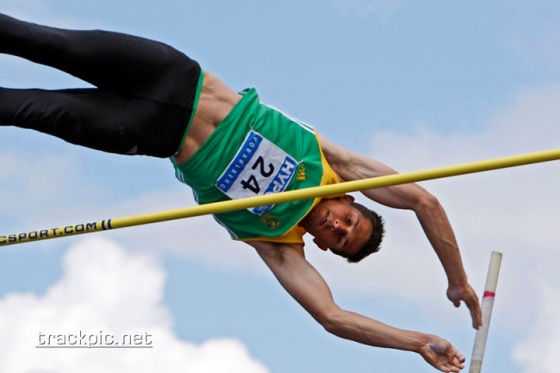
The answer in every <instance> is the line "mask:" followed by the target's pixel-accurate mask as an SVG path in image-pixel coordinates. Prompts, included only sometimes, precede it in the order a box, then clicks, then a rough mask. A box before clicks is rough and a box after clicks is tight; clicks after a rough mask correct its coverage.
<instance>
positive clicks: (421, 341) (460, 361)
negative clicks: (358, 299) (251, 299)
mask: <svg viewBox="0 0 560 373" xmlns="http://www.w3.org/2000/svg"><path fill="white" fill-rule="evenodd" d="M249 244H250V245H251V246H253V247H254V248H255V249H256V250H257V252H258V254H259V255H260V257H261V258H262V259H263V260H264V262H265V263H266V264H267V266H268V267H269V268H270V269H271V270H272V272H273V273H274V275H275V276H276V278H277V279H278V281H279V282H280V284H281V285H282V286H283V287H284V289H286V291H287V292H288V293H289V294H290V295H291V296H292V297H293V298H294V299H295V300H296V301H297V302H298V303H299V304H300V305H301V306H302V307H303V308H305V309H306V310H307V312H309V314H310V315H311V316H312V317H313V318H314V319H315V320H317V322H319V323H320V324H321V325H322V326H323V327H324V328H325V329H326V330H327V331H328V332H330V333H332V334H334V335H336V336H338V337H341V338H345V339H349V340H353V341H356V342H359V343H363V344H366V345H370V346H376V347H386V348H393V349H399V350H405V351H413V352H417V353H419V354H420V355H421V356H422V357H423V358H424V359H425V360H426V361H427V362H428V363H429V364H431V365H432V366H433V367H435V368H437V369H439V370H440V371H442V372H459V371H460V370H461V369H462V368H463V366H464V361H465V358H464V356H463V355H462V354H461V353H460V352H459V351H457V350H456V349H455V347H453V346H452V345H451V344H450V343H449V342H447V341H446V340H444V339H442V338H440V337H437V336H435V335H429V334H424V333H420V332H415V331H407V330H401V329H397V328H394V327H391V326H389V325H386V324H383V323H381V322H379V321H376V320H373V319H370V318H368V317H365V316H362V315H359V314H357V313H353V312H349V311H345V310H342V309H340V308H339V307H338V306H337V305H336V304H335V302H334V300H333V298H332V295H331V291H330V289H329V287H328V285H327V283H326V282H325V280H324V279H323V277H322V276H321V275H320V274H319V272H317V270H315V268H313V267H312V266H311V264H309V262H308V261H307V260H306V259H305V257H304V254H303V246H302V245H285V244H274V243H267V242H249Z"/></svg>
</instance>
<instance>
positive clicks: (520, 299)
mask: <svg viewBox="0 0 560 373" xmlns="http://www.w3.org/2000/svg"><path fill="white" fill-rule="evenodd" d="M0 11H2V12H4V13H7V14H9V15H12V16H15V17H19V18H22V19H26V20H30V21H34V22H38V23H44V24H48V25H52V26H58V27H67V28H86V29H88V28H102V29H110V30H115V31H121V32H127V33H132V34H137V35H141V36H145V37H149V38H155V39H159V40H161V41H164V42H166V43H168V44H171V45H173V46H175V47H176V48H178V49H180V50H182V51H184V52H185V53H187V54H188V55H190V56H191V57H193V58H194V59H196V60H198V61H199V62H200V63H201V64H202V65H203V67H204V68H205V69H206V70H208V71H211V72H213V73H215V74H217V75H218V76H220V77H221V78H222V79H223V80H224V81H225V82H226V83H227V84H228V85H230V86H231V87H232V88H234V89H237V90H241V89H243V88H245V87H248V86H255V87H257V89H258V90H259V92H260V95H261V98H262V100H263V101H264V102H266V103H270V104H273V105H274V106H276V107H278V108H280V109H282V110H284V111H286V112H288V113H290V114H292V115H294V116H296V117H298V118H300V119H302V120H304V121H306V122H308V123H310V124H312V125H314V126H316V127H317V128H318V130H319V131H320V132H322V133H323V134H324V135H326V137H328V138H330V139H331V140H333V141H335V142H336V143H338V144H340V145H342V146H345V147H348V148H350V149H352V150H354V151H357V152H359V153H362V154H365V155H368V156H371V157H373V158H376V159H379V160H381V161H383V162H385V163H387V164H389V165H391V166H392V167H394V168H396V169H398V170H400V171H413V170H420V169H426V168H431V167H435V166H444V165H449V164H455V163H461V162H469V161H475V160H480V159H486V158H495V157H499V156H507V155H513V154H520V153H526V152H532V151H539V150H547V149H554V148H558V139H559V138H560V126H559V118H560V109H559V108H560V105H558V102H559V100H560V68H559V66H560V52H559V50H560V48H559V47H560V4H558V3H557V2H553V1H545V0H535V1H532V2H531V3H528V2H525V1H520V0H509V1H503V0H493V1H487V2H472V1H470V2H467V1H451V2H450V1H434V2H429V3H426V2H419V1H411V0H346V1H344V0H325V1H312V2H298V1H292V0H290V1H284V2H281V3H278V2H268V1H256V0H252V1H236V2H231V1H225V0H222V1H192V0H185V1H169V0H159V1H147V0H136V1H120V0H119V1H115V0H112V1H108V0H99V1H95V2H94V1H80V2H76V1H70V0H32V1H21V0H0ZM0 85H1V86H3V87H18V88H26V87H43V88H66V87H80V86H84V83H82V82H80V81H78V80H76V79H74V78H72V77H69V76H67V75H65V74H63V73H59V72H56V71H54V70H52V69H49V68H44V67H39V66H36V65H33V64H31V63H29V62H26V61H23V60H20V59H16V58H12V57H6V56H0ZM0 104H1V102H0ZM0 133H1V137H0V139H1V144H0V183H1V185H2V189H1V193H0V233H1V234H5V233H15V232H22V231H28V230H32V229H39V228H45V227H54V226H62V225H66V224H75V223H80V222H85V221H92V220H97V219H104V218H110V217H119V216H126V215H133V214H139V213H146V212H153V211H159V210H166V209H172V208H177V207H183V206H188V205H192V204H194V202H193V200H192V198H191V194H190V191H189V190H188V189H187V188H185V187H184V186H183V185H182V184H180V183H178V182H177V181H176V180H175V178H174V175H173V169H172V167H171V164H170V163H169V162H167V161H165V160H163V161H162V160H156V159H149V158H146V157H119V156H114V155H107V154H103V153H96V152H93V151H90V150H87V149H81V148H78V147H73V146H71V145H68V144H65V143H63V142H62V141H59V140H57V139H53V138H49V137H46V136H44V135H40V134H35V133H32V132H29V131H24V130H19V129H14V128H10V127H3V128H1V132H0ZM559 167H560V166H559V164H558V162H552V163H547V164H541V165H534V166H527V167H522V168H516V169H511V170H504V171H497V172H492V173H485V174H479V175H470V176H463V177H457V178H453V179H445V180H438V181H432V182H426V183H424V184H423V186H425V187H426V188H427V189H428V190H430V191H431V192H433V193H434V194H435V195H436V196H437V197H438V198H439V199H440V201H441V202H442V203H443V205H444V206H445V208H446V210H447V213H448V215H449V217H450V220H451V222H452V224H453V226H454V229H455V232H456V234H457V237H458V240H459V244H460V247H461V250H462V253H463V258H464V262H465V267H466V269H467V273H468V275H469V277H470V280H471V283H472V284H473V286H474V287H475V288H476V289H477V290H478V291H479V293H481V292H482V290H483V286H484V281H485V276H486V270H487V266H488V261H489V258H490V252H491V251H492V250H498V251H502V252H503V253H504V259H503V265H502V274H501V277H500V282H499V284H498V295H497V298H496V304H495V307H494V315H493V320H492V326H491V330H490V338H489V340H488V345H487V348H486V356H485V361H484V370H485V371H489V372H493V371H494V372H495V371H508V372H514V373H515V372H519V373H532V372H541V373H542V372H544V373H548V372H554V371H555V370H556V364H555V360H556V354H557V351H558V348H559V346H560V317H559V316H558V312H557V310H558V308H559V307H560V293H559V292H558V290H557V289H558V287H559V285H560V278H559V277H558V274H557V272H556V267H557V266H558V263H560V250H558V249H559V248H560V247H559V246H560V241H559V240H558V236H557V226H558V211H559V208H560V198H558V193H557V191H558V190H560V177H559V176H558V175H559V172H558V171H560V168H559ZM372 207H373V208H375V209H377V210H379V212H380V213H381V214H382V215H384V217H385V219H386V221H387V229H388V236H387V240H386V243H385V244H384V247H383V250H382V251H381V252H380V253H379V254H376V255H375V256H376V257H375V258H372V259H370V260H368V261H367V262H364V263H361V264H360V265H358V266H349V265H347V264H346V263H344V262H343V261H341V260H340V259H338V258H335V257H332V255H328V254H323V253H322V252H320V251H319V250H317V249H316V248H314V246H313V244H312V243H311V242H310V241H309V242H308V244H307V249H306V255H307V257H308V259H309V260H310V261H311V262H312V264H313V265H314V266H315V267H316V268H317V269H318V270H319V271H320V272H321V273H322V274H323V276H324V277H325V279H326V280H327V282H328V283H329V285H330V286H331V288H332V290H333V293H334V296H335V299H336V301H337V303H338V304H339V305H340V306H341V307H343V308H347V309H350V310H352V311H356V312H359V313H363V314H365V315H367V316H369V317H372V318H375V319H378V320H381V321H383V322H386V323H389V324H392V325H395V326H397V327H401V328H405V329H413V330H420V331H424V332H428V333H434V334H438V335H441V336H443V337H445V338H447V339H449V340H450V341H451V342H452V343H454V344H455V345H456V346H457V347H458V348H459V349H460V350H461V351H462V352H463V353H465V354H466V355H467V356H468V358H470V354H471V351H472V345H473V341H474V331H473V330H472V329H471V327H470V319H469V316H468V313H467V311H466V309H465V308H463V307H461V308H460V309H458V310H456V309H454V307H453V306H452V305H451V303H450V302H448V301H447V299H446V297H445V289H446V281H445V276H444V274H443V271H442V270H441V266H440V265H439V264H438V262H437V259H436V257H435V255H434V254H433V251H432V249H431V248H430V246H429V245H428V243H427V241H426V239H425V237H424V236H423V234H422V232H421V228H420V227H419V224H418V223H417V221H416V220H415V219H414V216H413V215H412V214H411V213H409V212H402V211H392V210H389V209H386V208H383V207H380V206H374V205H372ZM0 330H2V333H0V368H1V370H2V371H5V372H38V371H41V372H73V371H76V370H78V369H79V370H80V371H83V372H89V371H92V372H93V371H95V372H98V371H119V372H144V371H146V372H148V371H150V372H151V371H169V372H175V371H187V372H195V373H200V372H202V373H205V372H244V373H246V372H280V373H284V372H291V373H292V372H293V373H298V372H339V371H348V372H371V371H375V372H389V373H390V372H402V371H412V372H433V371H435V370H433V369H432V368H430V367H429V366H428V365H426V364H425V363H424V362H423V361H422V359H421V358H420V357H419V356H417V355H415V354H412V353H405V352H400V351H390V350H382V349H375V348H371V347H367V346H361V345H358V344H355V343H353V342H348V341H343V340H339V339H337V338H335V337H333V336H331V335H329V334H327V333H326V332H324V331H323V330H322V329H321V327H320V326H319V325H318V324H316V323H315V322H314V321H313V320H312V318H311V317H309V316H308V315H307V314H306V313H305V312H304V311H303V310H302V309H301V308H300V307H299V306H298V305H297V304H296V303H295V302H294V301H293V300H291V299H290V298H289V296H288V295H287V294H285V292H284V291H283V290H282V289H281V288H280V286H279V285H278V284H277V283H276V281H275V280H274V279H273V278H272V275H271V274H270V273H269V272H268V270H267V269H266V268H265V266H264V265H263V264H262V263H260V261H259V259H258V258H257V256H256V255H255V254H254V253H253V252H252V249H250V248H249V247H248V246H247V247H245V246H244V245H242V244H240V243H234V242H231V241H230V240H229V239H228V236H227V233H226V232H225V231H223V230H221V228H220V227H219V226H217V225H216V224H215V223H214V222H213V221H212V219H211V218H209V217H201V218H194V219H188V220H184V221H175V222H169V223H163V224H157V225H150V226H143V227H136V228H130V229H125V230H120V231H113V232H107V233H96V234H92V235H89V236H81V237H73V238H63V239H56V240H50V241H44V242H37V243H30V244H24V245H17V246H12V247H4V248H2V249H1V250H0ZM78 331H84V332H87V333H98V332H99V331H103V332H105V333H113V334H117V335H118V334H122V333H127V332H131V333H132V332H134V333H141V332H150V333H151V334H152V335H153V337H154V348H153V349H150V350H116V351H115V350H41V349H36V348H35V346H36V345H37V336H38V334H39V333H53V334H61V333H77V332H78ZM84 367H85V368H84Z"/></svg>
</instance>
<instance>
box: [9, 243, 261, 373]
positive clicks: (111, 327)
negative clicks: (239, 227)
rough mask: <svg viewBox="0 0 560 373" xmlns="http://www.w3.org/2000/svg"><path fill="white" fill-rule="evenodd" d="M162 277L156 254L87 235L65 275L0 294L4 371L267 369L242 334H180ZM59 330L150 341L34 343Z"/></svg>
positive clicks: (56, 339) (69, 255) (54, 340)
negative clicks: (40, 290)
mask: <svg viewBox="0 0 560 373" xmlns="http://www.w3.org/2000/svg"><path fill="white" fill-rule="evenodd" d="M164 283H165V273H164V271H163V270H162V268H161V267H160V265H159V264H158V263H157V261H155V260H154V258H153V257H151V256H149V255H146V254H140V255H138V254H137V255H133V254H130V253H127V252H126V251H124V250H123V249H122V248H121V247H119V246H118V245H116V244H115V243H112V242H111V241H107V240H101V239H88V240H84V241H83V242H81V243H79V244H77V245H75V246H74V247H72V248H71V249H70V250H69V251H68V253H67V254H66V256H65V259H64V264H63V275H62V277H61V278H60V280H59V281H58V282H57V283H55V284H54V285H52V286H51V287H50V288H49V289H48V290H47V291H46V292H45V294H43V295H35V294H22V293H12V294H8V295H6V296H5V297H4V298H3V299H0V329H1V330H2V335H1V336H0V366H1V367H2V371H3V372H7V373H11V372H18V373H19V372H56V373H63V372H76V371H80V372H86V373H87V372H100V371H118V372H154V371H161V372H173V371H184V372H196V373H199V372H200V373H205V372H244V373H245V372H254V373H260V372H266V371H267V369H266V367H265V366H263V365H262V364H261V363H260V362H258V361H256V360H254V359H253V358H252V357H251V356H250V354H249V352H248V351H247V349H246V348H245V346H244V345H243V344H242V343H241V342H239V341H237V340H234V339H229V338H223V339H215V340H209V341H207V342H205V343H203V344H202V345H200V346H197V345H194V344H192V343H189V342H186V341H183V340H180V339H178V338H177V337H176V336H175V335H174V333H173V330H172V326H173V319H172V317H171V316H170V314H169V311H168V309H167V308H166V306H165V305H164V304H163V303H162V299H163V287H164ZM40 333H42V335H43V336H42V337H40ZM80 333H81V334H80ZM49 335H51V336H53V337H48V336H49ZM60 335H64V336H66V338H70V337H68V336H69V335H77V336H78V338H76V337H72V339H68V341H74V343H79V342H76V341H83V343H85V344H87V343H91V344H94V345H99V343H100V342H99V341H100V340H101V339H103V340H105V341H107V340H109V341H112V339H111V338H112V337H106V336H114V338H115V339H114V341H120V340H121V337H122V336H124V335H138V337H137V338H139V341H142V342H144V345H148V343H150V342H151V345H153V348H150V349H120V348H119V349H100V348H89V349H75V348H74V349H59V348H56V349H52V348H51V349H47V348H36V347H35V346H37V345H45V344H49V343H48V342H47V341H48V340H49V338H50V341H51V345H54V344H57V343H58V342H59V341H62V338H63V337H59V336H60ZM81 335H87V336H86V337H84V339H81V337H80V336H81ZM54 336H56V337H54ZM40 338H41V339H40Z"/></svg>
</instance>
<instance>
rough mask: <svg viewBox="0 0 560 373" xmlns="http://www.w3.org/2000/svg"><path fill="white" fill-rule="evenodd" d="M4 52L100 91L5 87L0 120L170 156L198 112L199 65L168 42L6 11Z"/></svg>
mask: <svg viewBox="0 0 560 373" xmlns="http://www.w3.org/2000/svg"><path fill="white" fill-rule="evenodd" d="M0 52H1V53H9V54H12V55H16V56H20V57H24V58H27V59H29V60H31V61H34V62H37V63H40V64H44V65H49V66H52V67H55V68H57V69H60V70H63V71H66V72H68V73H71V74H73V75H75V76H77V77H79V78H81V79H84V80H86V81H88V82H90V83H91V84H94V85H95V86H97V87H99V89H98V90H64V91H44V90H12V89H4V88H2V89H0V125H15V126H19V127H24V128H31V129H36V130H38V131H41V132H44V133H49V134H51V135H54V136H57V137H60V138H62V139H64V140H66V141H69V142H72V143H75V144H80V145H84V146H88V147H92V148H94V149H100V150H105V151H109V152H115V153H121V154H122V153H127V154H130V153H135V150H137V153H138V154H148V155H153V156H158V157H169V156H171V155H173V154H174V153H175V152H176V151H177V147H178V146H179V144H180V142H181V139H182V136H183V134H184V131H185V128H186V125H187V122H188V119H189V118H190V115H191V112H192V110H193V108H192V105H193V101H194V96H195V91H196V84H197V81H198V78H199V74H200V67H199V65H198V64H197V63H196V62H195V61H193V60H191V59H189V58H188V57H186V56H185V55H184V54H182V53H180V52H178V51H176V50H175V49H173V48H171V47H169V46H166V45H164V44H161V43H158V42H154V41H150V40H146V39H142V38H137V37H133V36H129V35H124V34H118V33H112V32H105V31H70V30H62V29H56V28H51V27H45V26H39V25H35V24H31V23H28V22H23V21H19V20H16V19H14V18H11V17H8V16H5V15H0Z"/></svg>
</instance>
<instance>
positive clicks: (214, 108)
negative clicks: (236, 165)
mask: <svg viewBox="0 0 560 373" xmlns="http://www.w3.org/2000/svg"><path fill="white" fill-rule="evenodd" d="M201 77H202V78H203V79H204V80H203V82H202V89H201V91H200V96H199V98H198V104H197V107H196V108H195V110H196V112H195V115H194V117H193V120H192V123H191V125H190V128H189V130H188V132H187V135H186V137H185V141H184V143H183V146H182V147H181V149H180V150H179V152H178V153H177V154H176V155H175V156H174V157H173V158H174V161H175V163H177V164H181V163H184V162H186V161H188V160H189V159H190V158H191V157H192V156H193V154H194V153H196V152H197V151H198V149H199V148H200V147H201V146H202V144H204V143H205V142H206V140H208V138H209V137H210V135H212V133H213V132H214V130H215V129H216V127H218V125H219V124H220V123H221V122H222V121H223V120H224V118H225V117H226V116H227V115H228V114H229V112H230V111H231V110H232V109H233V108H234V107H235V105H236V104H237V103H238V102H239V100H241V97H242V96H241V95H240V94H239V93H237V92H235V91H233V90H232V89H230V88H229V87H228V86H226V85H225V84H224V83H223V82H222V81H220V80H219V79H218V78H217V77H216V76H214V75H212V74H210V73H208V72H204V73H203V75H202V76H201Z"/></svg>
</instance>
